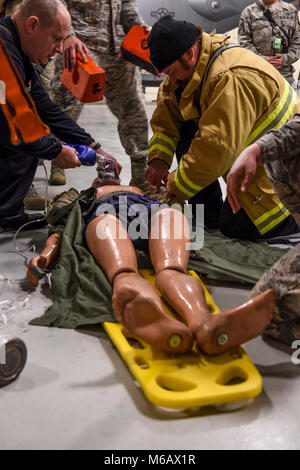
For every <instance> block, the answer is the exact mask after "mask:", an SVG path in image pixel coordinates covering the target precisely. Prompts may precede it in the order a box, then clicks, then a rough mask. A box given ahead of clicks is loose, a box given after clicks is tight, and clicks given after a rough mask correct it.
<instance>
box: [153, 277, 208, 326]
mask: <svg viewBox="0 0 300 470" xmlns="http://www.w3.org/2000/svg"><path fill="white" fill-rule="evenodd" d="M155 283H156V287H157V288H158V289H159V291H160V293H161V295H162V296H163V298H164V299H165V300H166V301H167V302H168V303H169V304H170V305H171V306H172V307H173V308H174V310H175V311H176V312H177V313H178V314H179V315H180V316H181V317H183V318H184V319H185V320H186V322H187V324H188V327H189V329H190V330H191V331H192V332H193V333H194V332H197V331H198V330H199V328H201V326H202V325H203V323H204V322H206V320H207V318H208V319H210V317H211V313H210V310H209V308H208V305H207V302H206V299H205V293H204V289H203V287H202V285H201V283H200V282H199V281H198V280H197V279H195V278H194V277H192V276H190V275H189V274H185V273H184V272H180V271H176V270H175V269H164V270H163V271H160V272H159V273H158V274H157V275H156V280H155Z"/></svg>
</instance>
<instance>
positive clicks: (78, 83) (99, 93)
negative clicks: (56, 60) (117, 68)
mask: <svg viewBox="0 0 300 470" xmlns="http://www.w3.org/2000/svg"><path fill="white" fill-rule="evenodd" d="M86 57H87V62H83V61H82V60H81V56H80V54H77V62H76V68H75V70H72V71H71V72H69V71H68V69H64V71H63V73H62V76H61V79H60V81H61V82H62V83H63V84H64V85H65V87H66V88H68V90H69V91H70V92H71V93H72V95H74V96H75V97H76V98H77V99H78V100H79V101H81V102H82V103H95V102H96V101H101V100H102V99H103V97H104V92H105V71H104V70H103V69H102V68H101V67H99V65H97V64H95V62H94V61H93V60H92V59H91V58H90V57H89V56H88V55H87V56H86Z"/></svg>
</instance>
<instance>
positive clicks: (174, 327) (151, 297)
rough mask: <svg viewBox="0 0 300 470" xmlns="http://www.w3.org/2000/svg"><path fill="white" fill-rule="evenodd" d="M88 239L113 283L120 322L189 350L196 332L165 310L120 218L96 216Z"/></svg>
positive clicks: (171, 347) (168, 346)
mask: <svg viewBox="0 0 300 470" xmlns="http://www.w3.org/2000/svg"><path fill="white" fill-rule="evenodd" d="M86 240H87V244H88V247H89V249H90V251H91V253H92V254H93V256H94V258H95V260H96V262H97V263H98V264H99V265H100V266H101V267H102V269H103V270H104V272H105V274H106V275H107V277H108V279H109V281H110V282H111V283H112V285H113V297H112V304H113V309H114V313H115V315H116V319H117V320H118V322H119V323H121V324H122V325H124V326H125V328H126V329H127V330H128V332H129V333H131V334H133V335H135V336H137V337H139V338H141V339H142V340H144V341H145V342H147V343H149V344H152V345H153V346H156V347H158V348H160V349H162V350H164V351H168V352H174V353H183V352H186V351H188V350H189V349H190V348H191V347H192V344H193V335H192V333H191V332H190V331H189V330H188V328H187V327H186V326H185V325H184V324H183V323H181V322H179V321H176V320H173V319H171V318H170V317H169V316H168V315H167V314H166V313H165V312H164V310H163V306H162V302H161V299H160V297H159V295H158V293H157V292H156V290H155V289H154V287H153V286H152V285H151V284H150V283H149V282H147V281H146V280H145V279H143V278H142V277H141V276H140V274H139V273H138V268H137V260H136V255H135V251H134V247H133V244H132V242H131V240H130V238H129V236H128V233H127V231H126V230H125V229H124V227H123V225H122V223H121V222H120V221H119V219H117V218H116V217H114V216H113V215H109V214H104V215H101V216H99V217H96V218H95V219H94V220H92V221H91V222H90V223H89V225H88V227H87V230H86Z"/></svg>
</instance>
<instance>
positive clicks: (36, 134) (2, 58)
mask: <svg viewBox="0 0 300 470" xmlns="http://www.w3.org/2000/svg"><path fill="white" fill-rule="evenodd" d="M0 63H1V68H0V105H1V110H2V112H3V114H4V117H5V119H6V121H7V124H8V127H9V130H10V140H11V143H12V144H13V145H20V144H27V143H30V142H35V141H36V140H38V139H40V138H42V137H44V136H45V135H47V134H48V133H49V132H50V129H49V127H48V126H46V124H44V123H43V122H42V120H41V118H40V116H39V114H38V112H37V110H36V107H35V104H34V102H33V100H32V98H31V96H30V95H29V93H28V91H27V90H26V87H25V84H24V82H23V80H22V78H21V77H20V74H19V72H18V70H17V68H16V66H15V64H14V62H13V60H12V58H11V56H10V54H9V52H8V50H7V48H6V45H5V43H4V42H3V40H2V39H0Z"/></svg>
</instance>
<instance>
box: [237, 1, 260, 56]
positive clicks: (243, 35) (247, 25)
mask: <svg viewBox="0 0 300 470" xmlns="http://www.w3.org/2000/svg"><path fill="white" fill-rule="evenodd" d="M251 25H252V19H251V15H250V11H249V9H248V8H246V9H245V10H244V11H242V14H241V17H240V21H239V26H238V43H239V44H240V46H243V47H245V49H248V50H249V51H252V52H254V53H255V54H257V55H260V56H261V54H260V53H259V52H258V50H257V49H256V47H254V45H253V39H252V37H253V32H252V26H251Z"/></svg>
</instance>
